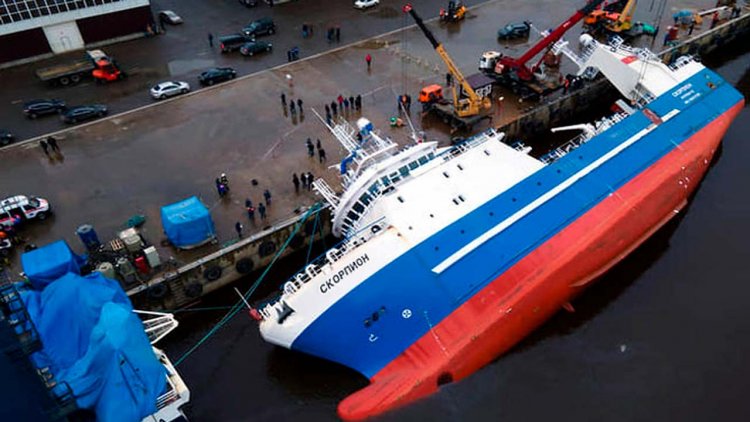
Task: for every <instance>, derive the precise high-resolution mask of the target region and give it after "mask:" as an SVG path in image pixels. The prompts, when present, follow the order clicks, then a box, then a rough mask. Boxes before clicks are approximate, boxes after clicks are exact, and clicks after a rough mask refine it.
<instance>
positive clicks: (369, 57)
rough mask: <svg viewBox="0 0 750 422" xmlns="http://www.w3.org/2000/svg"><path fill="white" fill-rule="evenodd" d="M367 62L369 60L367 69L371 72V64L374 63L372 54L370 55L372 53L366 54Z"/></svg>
mask: <svg viewBox="0 0 750 422" xmlns="http://www.w3.org/2000/svg"><path fill="white" fill-rule="evenodd" d="M365 62H367V71H368V72H369V71H370V66H371V65H372V56H371V55H370V53H367V55H366V56H365Z"/></svg>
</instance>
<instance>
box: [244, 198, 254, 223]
mask: <svg viewBox="0 0 750 422" xmlns="http://www.w3.org/2000/svg"><path fill="white" fill-rule="evenodd" d="M245 209H246V210H247V218H248V219H249V220H250V221H255V207H254V206H253V201H251V200H250V198H247V199H245Z"/></svg>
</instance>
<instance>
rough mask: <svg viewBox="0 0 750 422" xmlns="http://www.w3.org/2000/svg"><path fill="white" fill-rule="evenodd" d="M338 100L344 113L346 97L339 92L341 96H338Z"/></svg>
mask: <svg viewBox="0 0 750 422" xmlns="http://www.w3.org/2000/svg"><path fill="white" fill-rule="evenodd" d="M336 101H337V102H338V103H339V110H341V112H342V113H343V112H344V97H343V96H342V95H341V94H339V96H338V97H336Z"/></svg>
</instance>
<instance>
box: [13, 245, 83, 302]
mask: <svg viewBox="0 0 750 422" xmlns="http://www.w3.org/2000/svg"><path fill="white" fill-rule="evenodd" d="M83 263H84V260H83V258H81V257H79V256H78V255H76V254H74V253H73V251H71V250H70V246H68V244H67V243H66V242H65V241H64V240H58V241H57V242H54V243H50V244H49V245H46V246H42V247H41V248H38V249H34V250H33V251H29V252H25V253H24V254H23V255H21V265H22V266H23V272H24V273H26V276H27V277H28V278H29V281H31V285H32V286H34V288H35V289H37V290H42V289H44V287H45V286H47V285H48V284H49V283H52V282H53V281H55V280H57V279H58V278H60V277H62V276H63V275H64V274H66V273H69V272H71V273H75V274H80V273H81V265H83Z"/></svg>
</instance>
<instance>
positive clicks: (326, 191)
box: [312, 179, 341, 209]
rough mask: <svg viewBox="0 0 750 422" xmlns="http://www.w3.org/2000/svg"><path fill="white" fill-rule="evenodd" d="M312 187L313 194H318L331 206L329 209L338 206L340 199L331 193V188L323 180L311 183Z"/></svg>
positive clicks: (334, 193)
mask: <svg viewBox="0 0 750 422" xmlns="http://www.w3.org/2000/svg"><path fill="white" fill-rule="evenodd" d="M312 186H313V189H315V192H317V193H318V194H320V196H322V197H323V199H325V201H326V202H328V203H329V204H330V205H331V208H334V209H335V208H336V207H337V206H338V205H339V200H340V199H341V198H339V196H338V195H337V194H336V192H334V191H333V188H331V186H330V185H329V184H328V183H327V182H326V181H325V180H324V179H316V180H315V181H313V184H312Z"/></svg>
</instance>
